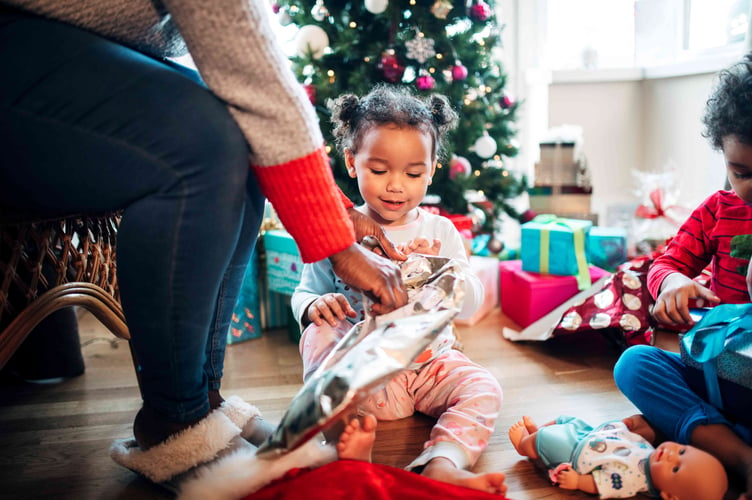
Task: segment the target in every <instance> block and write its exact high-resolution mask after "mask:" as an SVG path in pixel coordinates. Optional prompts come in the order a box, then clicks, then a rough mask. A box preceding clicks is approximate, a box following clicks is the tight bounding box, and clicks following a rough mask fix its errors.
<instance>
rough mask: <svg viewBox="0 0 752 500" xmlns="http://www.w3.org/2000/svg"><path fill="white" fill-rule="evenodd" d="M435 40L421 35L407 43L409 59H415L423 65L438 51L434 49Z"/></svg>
mask: <svg viewBox="0 0 752 500" xmlns="http://www.w3.org/2000/svg"><path fill="white" fill-rule="evenodd" d="M433 44H434V40H433V39H432V38H426V37H424V36H423V35H422V34H421V33H418V35H417V36H416V37H415V38H413V39H412V40H408V41H406V42H405V47H407V54H406V55H407V57H408V58H410V59H415V60H416V61H418V62H419V63H421V64H423V63H424V62H426V61H428V60H429V59H430V58H432V57H433V56H435V55H436V51H435V50H434V49H433Z"/></svg>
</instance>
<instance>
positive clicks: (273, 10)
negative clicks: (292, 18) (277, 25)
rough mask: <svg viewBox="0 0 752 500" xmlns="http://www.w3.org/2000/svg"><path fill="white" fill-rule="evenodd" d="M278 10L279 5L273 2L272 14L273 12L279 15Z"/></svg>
mask: <svg viewBox="0 0 752 500" xmlns="http://www.w3.org/2000/svg"><path fill="white" fill-rule="evenodd" d="M279 9H280V6H279V4H278V3H277V2H274V3H273V4H272V12H274V13H275V14H279Z"/></svg>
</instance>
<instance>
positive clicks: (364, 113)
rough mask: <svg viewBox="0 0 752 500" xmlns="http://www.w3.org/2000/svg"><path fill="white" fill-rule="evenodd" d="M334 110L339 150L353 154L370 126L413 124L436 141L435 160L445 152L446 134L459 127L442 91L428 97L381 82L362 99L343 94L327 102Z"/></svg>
mask: <svg viewBox="0 0 752 500" xmlns="http://www.w3.org/2000/svg"><path fill="white" fill-rule="evenodd" d="M327 105H328V107H329V110H330V111H331V112H332V118H331V121H332V124H334V131H333V133H334V138H335V140H336V142H337V147H338V148H339V150H340V151H344V150H345V149H350V151H352V152H353V153H356V152H357V151H358V148H359V146H360V144H361V141H362V140H363V136H364V135H365V133H366V132H367V131H368V130H370V129H371V127H376V126H381V125H387V124H394V125H397V126H398V127H412V128H416V129H418V130H421V131H423V132H426V133H428V134H430V136H431V138H432V140H433V154H432V159H434V160H435V159H438V158H439V156H440V153H441V152H442V146H443V142H444V138H445V135H446V133H447V132H448V131H450V130H452V129H453V128H454V127H456V126H457V120H458V116H457V113H456V112H455V111H454V110H453V109H452V106H451V105H450V104H449V100H448V99H447V98H446V97H445V96H443V95H440V94H433V95H431V96H429V97H427V98H420V97H417V96H415V95H413V94H412V93H411V92H410V91H409V90H408V89H407V88H404V87H396V86H390V85H386V84H379V85H377V86H376V87H374V88H373V90H371V92H369V93H368V94H367V95H365V96H364V97H362V98H359V97H358V96H356V95H353V94H343V95H341V96H339V97H338V98H337V99H334V100H330V101H329V102H328V103H327Z"/></svg>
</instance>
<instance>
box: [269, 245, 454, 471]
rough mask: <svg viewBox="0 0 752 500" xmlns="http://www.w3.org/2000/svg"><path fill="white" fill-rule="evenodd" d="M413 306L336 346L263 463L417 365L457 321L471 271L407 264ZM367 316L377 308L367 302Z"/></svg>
mask: <svg viewBox="0 0 752 500" xmlns="http://www.w3.org/2000/svg"><path fill="white" fill-rule="evenodd" d="M398 264H399V265H400V270H401V271H402V278H403V281H404V283H405V286H406V288H407V290H408V297H409V301H408V303H407V304H406V305H405V306H403V307H401V308H399V309H395V310H394V311H392V312H390V313H388V314H384V315H381V316H371V315H369V314H367V315H366V319H365V320H364V321H362V322H360V323H358V324H357V325H355V326H354V327H353V328H352V329H351V330H350V331H349V332H348V333H347V334H346V335H345V336H344V337H343V338H342V340H340V342H339V343H338V344H337V345H336V346H335V348H334V349H333V350H332V352H331V353H329V355H328V356H327V358H326V359H325V360H324V362H323V363H322V364H321V366H320V367H319V368H318V369H317V370H316V371H315V372H314V373H313V374H312V375H311V377H310V378H309V379H308V380H307V381H306V383H305V384H304V385H303V387H302V388H301V389H300V391H299V392H298V393H297V394H296V395H295V397H294V398H293V399H292V402H291V403H290V405H289V407H288V409H287V412H286V413H285V415H284V416H283V417H282V420H281V421H280V423H279V425H278V426H277V428H276V429H275V431H274V432H273V433H272V434H271V436H269V438H268V439H267V440H266V441H265V442H264V443H263V444H262V445H261V446H260V447H259V449H258V451H257V455H258V456H259V457H265V458H272V457H274V456H278V455H280V454H284V453H287V452H288V451H292V450H293V449H295V448H297V447H298V446H300V445H302V444H304V443H305V442H306V441H308V440H309V439H311V438H313V437H314V436H316V435H317V434H319V433H320V432H323V431H324V430H326V429H327V428H329V427H331V426H332V425H334V424H335V423H337V422H339V421H340V419H341V418H342V417H344V416H345V415H347V414H348V413H349V412H350V411H351V409H354V408H355V407H356V406H357V405H358V403H360V402H361V401H363V400H364V399H365V398H366V397H367V396H368V395H369V394H370V393H371V392H373V391H375V390H377V389H379V388H381V387H383V386H384V385H385V384H386V383H387V382H389V381H390V380H391V379H392V378H394V377H395V376H396V375H397V374H398V373H399V372H400V371H401V370H405V369H415V368H417V367H418V366H420V365H417V366H416V364H415V363H414V362H415V359H416V358H417V357H418V356H419V355H420V354H421V353H422V352H423V351H424V350H425V349H426V348H427V347H428V346H429V345H430V344H431V342H432V341H433V340H434V339H435V338H436V337H437V336H438V335H439V334H440V333H441V332H442V331H443V330H444V329H445V328H447V327H450V323H451V321H452V319H453V318H454V317H455V316H456V315H457V313H458V312H459V310H460V306H461V304H462V299H463V297H464V289H463V281H464V278H463V273H462V271H461V270H460V267H459V265H458V264H457V263H456V262H455V261H453V260H452V259H448V258H444V257H436V256H428V255H420V254H411V255H410V256H408V258H407V260H406V261H404V262H401V263H398ZM364 302H365V305H366V311H368V310H370V307H369V306H370V305H371V302H370V301H369V299H367V298H365V297H364Z"/></svg>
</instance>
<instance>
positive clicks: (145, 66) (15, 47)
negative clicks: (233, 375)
mask: <svg viewBox="0 0 752 500" xmlns="http://www.w3.org/2000/svg"><path fill="white" fill-rule="evenodd" d="M0 68H2V77H0V206H11V207H17V208H19V209H24V210H33V211H36V212H41V213H43V214H50V215H63V214H71V213H78V212H101V211H109V210H113V209H124V212H123V217H122V222H121V226H120V231H119V233H118V245H117V266H118V280H119V284H120V292H121V300H122V304H123V309H124V311H125V316H126V321H127V323H128V327H129V329H130V332H131V335H132V343H133V348H134V349H135V352H136V356H137V358H138V360H139V364H140V367H139V369H140V374H141V379H142V391H143V397H144V402H145V404H146V405H149V406H151V407H152V408H153V409H155V410H156V411H158V412H160V413H163V414H164V415H165V416H166V417H168V418H170V419H172V420H175V421H182V422H186V421H191V420H193V419H195V418H197V417H200V416H202V415H203V414H205V413H206V412H207V411H208V409H209V404H208V399H207V391H208V390H209V389H218V388H219V384H220V379H221V378H222V365H223V362H224V354H225V345H226V338H227V329H228V326H229V322H230V316H231V314H232V309H233V306H234V304H235V300H236V299H237V295H238V291H239V288H240V284H241V281H242V278H243V274H244V270H245V267H246V265H247V263H248V260H249V257H250V255H251V251H252V249H253V245H254V242H255V239H256V235H257V234H258V229H259V225H260V222H261V217H262V214H263V201H264V199H263V196H262V194H261V193H260V191H259V188H258V185H257V183H256V179H255V178H254V176H253V175H249V167H248V145H247V143H246V141H245V139H244V137H243V136H242V134H241V132H240V130H239V129H238V126H237V125H236V123H235V121H234V120H233V119H232V117H231V116H230V114H229V113H228V111H227V107H226V106H225V105H224V103H223V102H221V101H220V100H219V99H218V98H217V97H216V96H214V95H213V94H212V93H211V92H209V91H208V90H207V89H206V87H205V86H204V85H203V83H202V82H201V80H200V78H199V77H198V75H197V74H196V73H195V72H192V71H190V70H188V69H186V68H182V67H179V66H177V65H175V64H173V63H169V62H165V61H160V60H156V59H154V58H151V57H148V56H146V55H144V54H141V53H139V52H136V51H134V50H131V49H128V48H126V47H124V46H122V45H118V44H116V43H113V42H111V41H107V40H105V39H102V38H100V37H97V36H95V35H92V34H90V33H88V32H85V31H82V30H79V29H76V28H73V27H70V26H67V25H65V24H61V23H57V22H54V21H48V20H43V19H41V18H37V17H33V16H28V15H21V14H18V13H14V12H8V11H4V12H0Z"/></svg>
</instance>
